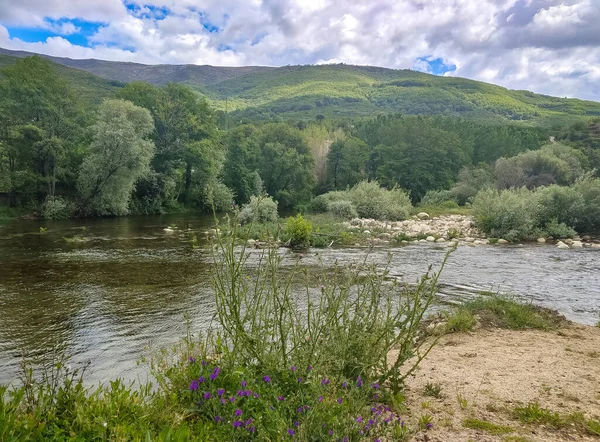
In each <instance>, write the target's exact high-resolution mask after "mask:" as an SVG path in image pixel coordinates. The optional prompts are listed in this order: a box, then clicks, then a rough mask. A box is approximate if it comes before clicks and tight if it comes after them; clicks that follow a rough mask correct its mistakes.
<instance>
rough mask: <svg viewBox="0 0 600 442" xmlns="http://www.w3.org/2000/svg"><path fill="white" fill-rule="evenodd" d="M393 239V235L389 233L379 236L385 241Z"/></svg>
mask: <svg viewBox="0 0 600 442" xmlns="http://www.w3.org/2000/svg"><path fill="white" fill-rule="evenodd" d="M391 237H392V235H390V234H389V233H382V234H381V235H379V238H381V239H385V240H389V239H390V238H391Z"/></svg>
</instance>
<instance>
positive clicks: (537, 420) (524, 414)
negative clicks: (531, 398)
mask: <svg viewBox="0 0 600 442" xmlns="http://www.w3.org/2000/svg"><path fill="white" fill-rule="evenodd" d="M512 415H513V417H514V418H516V419H519V420H520V421H521V422H523V423H526V424H539V425H548V426H551V427H554V428H557V429H560V428H567V427H575V428H576V429H577V430H579V431H580V432H583V433H587V434H591V435H592V436H600V421H598V420H596V419H588V418H586V417H585V415H584V414H583V413H581V412H573V413H570V414H567V415H561V414H559V413H557V412H555V411H552V410H549V409H547V408H543V407H540V405H539V404H538V403H537V402H532V403H529V404H526V405H518V406H516V407H515V408H514V409H513V410H512Z"/></svg>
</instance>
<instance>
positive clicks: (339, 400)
mask: <svg viewBox="0 0 600 442" xmlns="http://www.w3.org/2000/svg"><path fill="white" fill-rule="evenodd" d="M337 403H338V404H340V405H342V398H341V397H339V398H338V400H337Z"/></svg>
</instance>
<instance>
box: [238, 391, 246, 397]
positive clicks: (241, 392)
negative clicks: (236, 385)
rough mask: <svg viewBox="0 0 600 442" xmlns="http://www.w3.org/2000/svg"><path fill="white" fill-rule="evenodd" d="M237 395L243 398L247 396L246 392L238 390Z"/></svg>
mask: <svg viewBox="0 0 600 442" xmlns="http://www.w3.org/2000/svg"><path fill="white" fill-rule="evenodd" d="M237 395H238V396H239V397H242V396H245V395H246V393H244V391H243V390H238V392H237Z"/></svg>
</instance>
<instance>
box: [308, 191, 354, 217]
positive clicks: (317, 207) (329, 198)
mask: <svg viewBox="0 0 600 442" xmlns="http://www.w3.org/2000/svg"><path fill="white" fill-rule="evenodd" d="M347 200H348V193H347V192H344V191H333V192H327V193H325V194H323V195H319V196H317V197H315V198H313V199H312V200H311V201H310V203H308V206H307V210H308V211H309V212H310V213H326V212H329V210H330V206H331V204H332V203H335V202H338V201H347Z"/></svg>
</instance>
